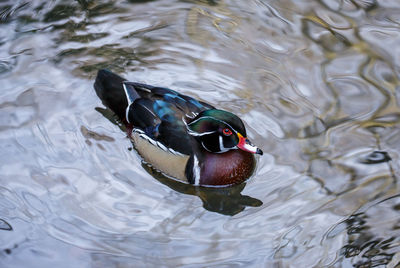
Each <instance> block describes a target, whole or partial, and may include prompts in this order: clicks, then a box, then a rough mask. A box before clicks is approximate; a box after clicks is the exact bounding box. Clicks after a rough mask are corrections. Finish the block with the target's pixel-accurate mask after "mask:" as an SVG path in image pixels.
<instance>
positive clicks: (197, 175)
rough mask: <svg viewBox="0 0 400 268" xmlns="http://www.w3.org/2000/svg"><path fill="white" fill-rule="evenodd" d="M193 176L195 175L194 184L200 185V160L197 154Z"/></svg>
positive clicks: (194, 160)
mask: <svg viewBox="0 0 400 268" xmlns="http://www.w3.org/2000/svg"><path fill="white" fill-rule="evenodd" d="M193 157H194V159H193V176H194V185H200V167H199V160H198V159H197V157H196V155H194V156H193Z"/></svg>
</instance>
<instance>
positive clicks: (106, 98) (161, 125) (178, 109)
mask: <svg viewBox="0 0 400 268" xmlns="http://www.w3.org/2000/svg"><path fill="white" fill-rule="evenodd" d="M94 87H95V90H96V93H97V95H98V96H99V98H100V99H101V100H102V102H103V104H104V105H105V106H107V107H108V108H110V109H111V110H112V111H114V112H115V113H116V115H117V116H118V117H119V118H120V119H121V120H122V121H124V122H126V123H129V124H131V125H132V126H133V128H135V129H139V130H141V131H143V133H141V134H142V136H143V135H145V136H147V137H148V138H150V139H151V140H154V141H155V142H158V144H161V146H165V147H166V148H167V150H170V151H175V152H178V153H181V154H184V155H190V154H191V153H192V146H191V144H190V143H191V140H190V137H189V135H188V134H187V129H186V126H185V123H184V122H183V120H185V118H189V117H194V116H196V115H197V114H198V113H200V112H201V111H204V110H208V109H213V108H214V107H213V106H211V105H209V104H207V103H204V102H200V101H198V100H196V99H194V98H191V97H189V96H186V95H183V94H179V93H178V92H176V91H173V90H171V89H168V88H163V87H154V86H149V85H145V84H141V83H135V82H128V81H126V80H125V79H124V78H122V77H120V76H118V75H116V74H114V73H112V72H110V71H107V70H100V71H99V72H98V74H97V78H96V81H95V84H94ZM128 105H129V109H128V110H127V107H128Z"/></svg>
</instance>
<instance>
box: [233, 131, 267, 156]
mask: <svg viewBox="0 0 400 268" xmlns="http://www.w3.org/2000/svg"><path fill="white" fill-rule="evenodd" d="M238 137H239V143H238V145H237V147H238V148H239V149H240V150H243V151H246V152H249V153H253V154H259V155H262V154H263V151H262V150H261V149H260V148H258V147H257V146H254V145H253V144H251V142H250V141H249V139H248V138H245V137H243V136H242V135H241V134H240V133H238Z"/></svg>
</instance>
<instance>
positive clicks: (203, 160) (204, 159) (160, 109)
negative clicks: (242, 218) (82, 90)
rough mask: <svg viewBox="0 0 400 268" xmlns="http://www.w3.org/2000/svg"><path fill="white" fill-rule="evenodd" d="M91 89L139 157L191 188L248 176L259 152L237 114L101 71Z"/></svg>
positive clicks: (232, 182)
mask: <svg viewBox="0 0 400 268" xmlns="http://www.w3.org/2000/svg"><path fill="white" fill-rule="evenodd" d="M94 89H95V91H96V94H97V96H98V97H99V98H100V100H101V101H102V103H103V105H104V106H106V107H107V108H109V109H110V110H111V111H113V112H114V113H115V114H116V116H117V117H118V118H119V119H120V121H121V122H122V123H123V124H124V125H125V126H126V129H127V134H128V137H129V138H130V139H131V141H132V143H133V145H134V148H135V149H136V151H137V152H138V154H139V155H140V156H141V158H142V160H143V161H144V162H145V163H146V164H148V165H150V166H151V167H152V168H154V169H156V170H157V171H160V172H161V173H162V174H164V175H166V176H168V177H170V178H172V179H175V180H178V181H182V182H184V183H188V184H192V185H194V186H205V187H224V186H230V185H237V184H240V183H242V182H245V181H246V180H247V179H248V178H250V177H251V175H252V174H253V172H254V170H255V166H256V158H255V155H262V154H263V151H262V150H261V149H260V148H258V147H257V146H255V145H253V144H252V143H251V142H250V140H249V139H248V138H247V134H246V128H245V125H244V123H243V121H242V120H241V119H240V118H239V117H238V116H237V115H235V114H233V113H231V112H228V111H225V110H222V109H217V108H215V107H214V106H212V105H210V104H208V103H206V102H203V101H201V100H197V99H195V98H192V97H190V96H187V95H184V94H180V93H178V92H177V91H174V90H172V89H169V88H165V87H158V86H151V85H147V84H143V83H137V82H130V81H128V80H126V79H124V78H123V77H121V76H119V75H117V74H115V73H113V72H111V71H109V70H107V69H101V70H99V71H98V73H97V77H96V79H95V82H94Z"/></svg>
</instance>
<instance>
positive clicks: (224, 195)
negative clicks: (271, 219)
mask: <svg viewBox="0 0 400 268" xmlns="http://www.w3.org/2000/svg"><path fill="white" fill-rule="evenodd" d="M142 166H143V168H144V169H145V170H146V171H147V172H148V173H149V174H150V175H152V176H153V177H154V178H156V179H157V180H158V181H159V182H161V183H162V184H164V185H166V186H168V187H169V188H171V189H173V190H175V191H177V192H180V193H182V194H189V195H195V196H198V197H199V198H200V199H201V201H202V202H203V207H204V208H205V209H206V210H209V211H212V212H217V213H220V214H223V215H231V216H233V215H235V214H238V213H239V212H241V211H243V210H244V209H245V208H246V207H259V206H261V205H262V204H263V203H262V202H261V200H258V199H256V198H253V197H250V196H247V195H242V194H241V192H242V191H243V189H244V187H245V186H246V183H242V184H239V185H233V186H229V187H223V188H210V187H201V186H193V185H190V184H186V183H183V182H180V181H176V180H173V179H171V178H168V177H166V176H164V175H163V174H162V173H160V172H158V171H156V170H154V169H153V168H151V167H149V166H148V165H146V164H142Z"/></svg>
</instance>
